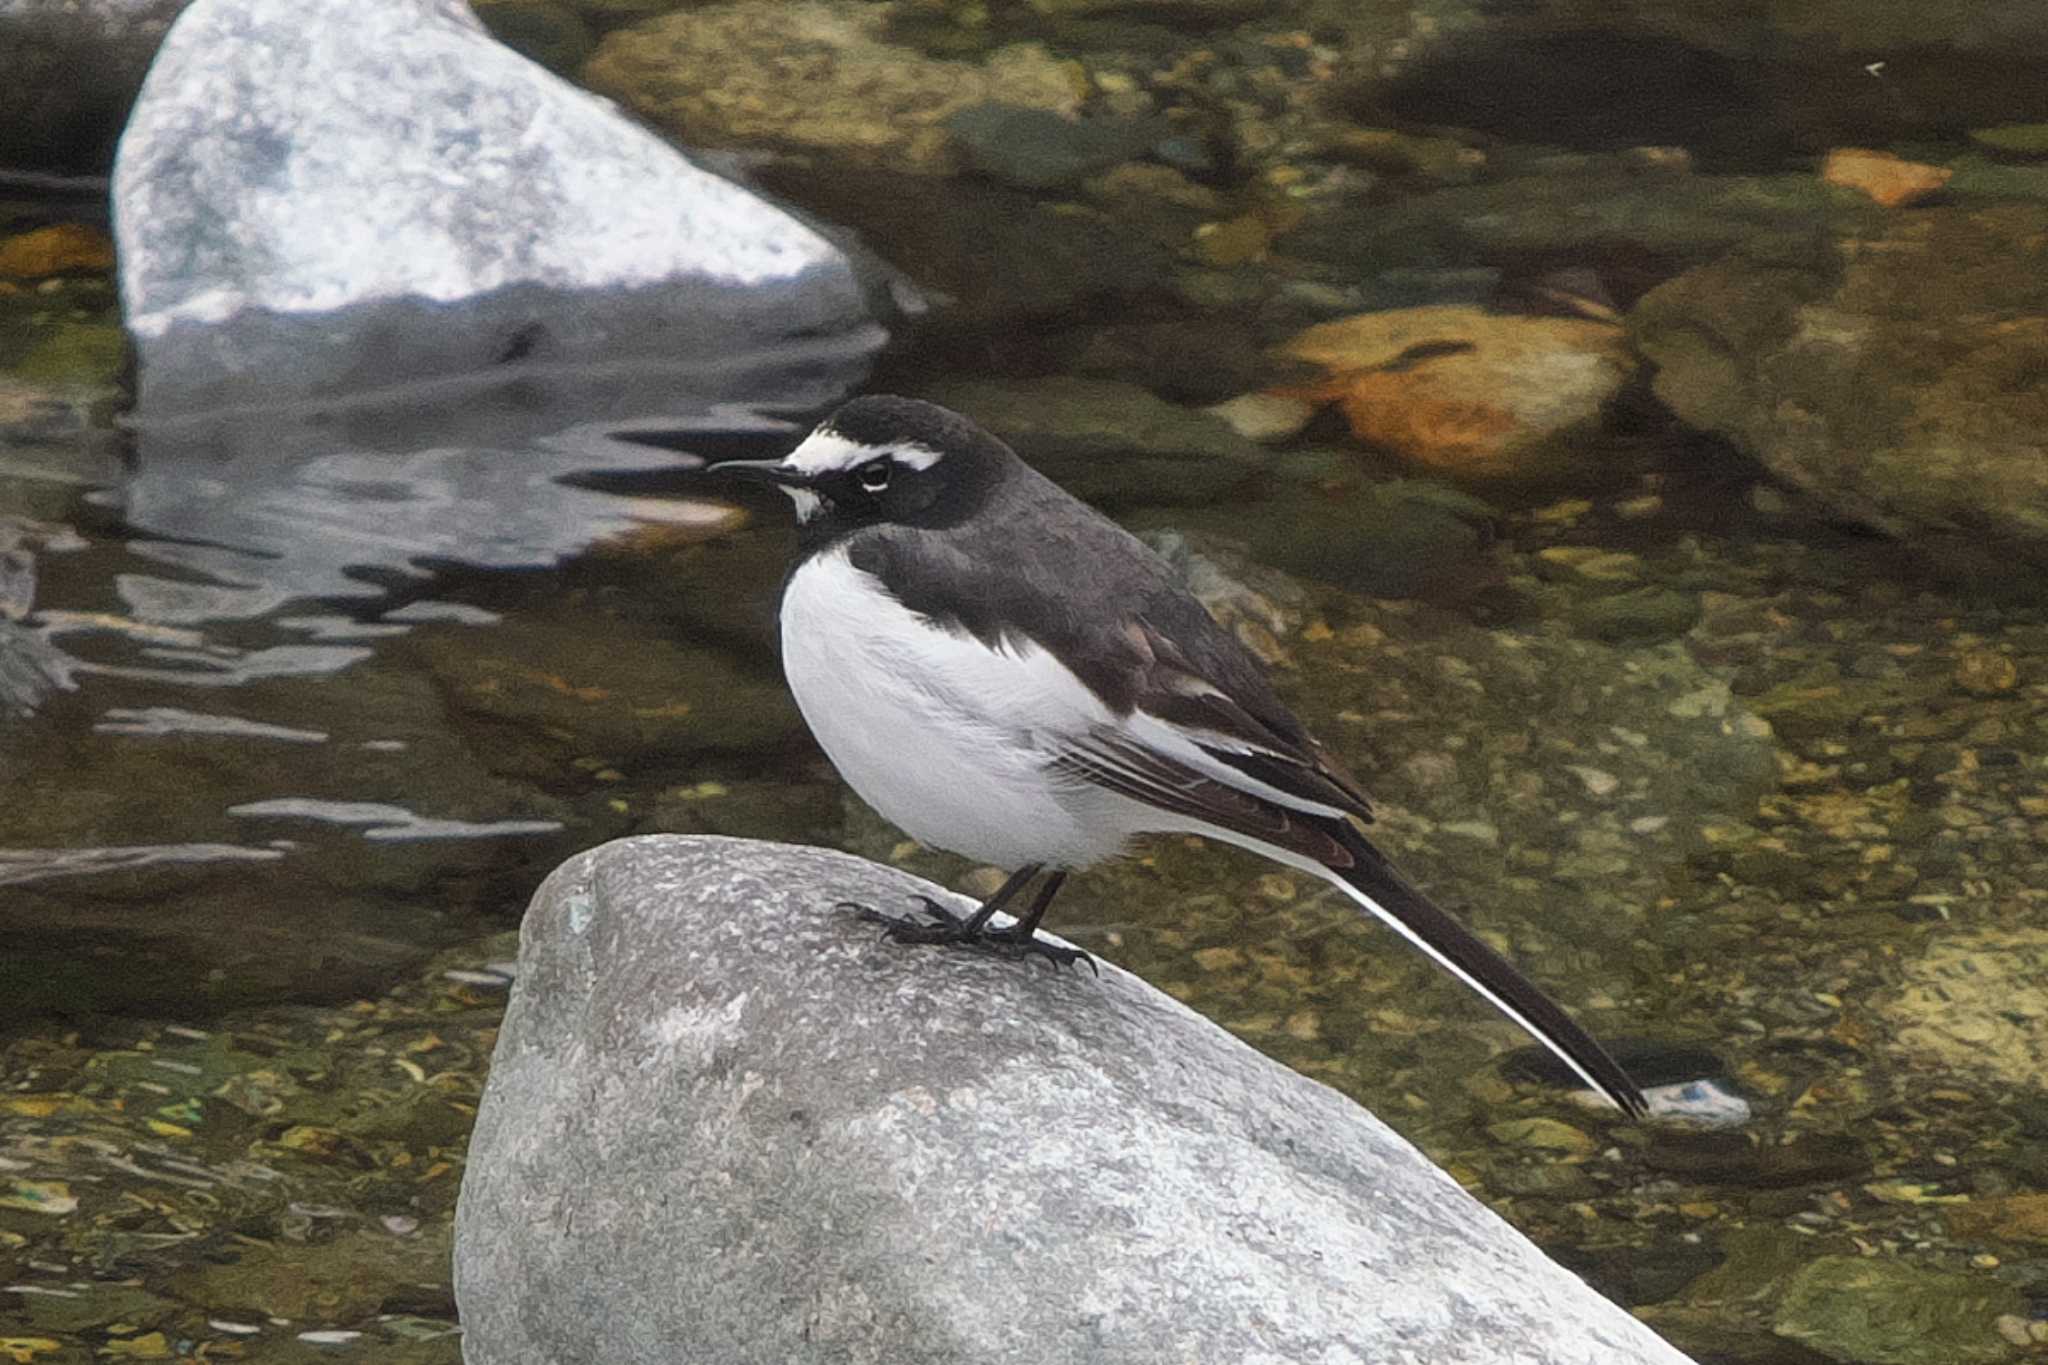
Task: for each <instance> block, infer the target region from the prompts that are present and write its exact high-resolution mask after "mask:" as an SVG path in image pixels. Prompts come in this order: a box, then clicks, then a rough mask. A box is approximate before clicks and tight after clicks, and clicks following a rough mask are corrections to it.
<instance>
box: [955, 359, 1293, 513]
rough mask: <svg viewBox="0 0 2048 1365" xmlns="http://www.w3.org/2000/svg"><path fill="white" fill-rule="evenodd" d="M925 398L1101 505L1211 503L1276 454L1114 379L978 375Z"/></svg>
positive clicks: (1205, 416) (1200, 415)
mask: <svg viewBox="0 0 2048 1365" xmlns="http://www.w3.org/2000/svg"><path fill="white" fill-rule="evenodd" d="M922 396H923V397H927V398H930V399H931V400H932V401H934V402H937V403H943V404H945V405H946V406H947V407H949V408H953V409H955V410H957V411H960V412H964V413H967V414H968V415H970V416H972V417H973V418H974V420H975V421H977V422H979V423H981V424H982V425H983V426H985V427H987V428H988V429H989V430H990V431H992V432H994V433H995V434H996V435H998V436H1000V437H1002V438H1003V439H1004V440H1005V441H1008V442H1009V443H1010V444H1011V445H1012V446H1014V447H1016V449H1017V452H1018V453H1019V454H1020V455H1022V456H1023V457H1024V458H1025V459H1026V460H1027V461H1029V462H1030V463H1031V464H1032V465H1033V466H1035V467H1036V468H1037V469H1039V470H1040V471H1041V472H1042V473H1044V474H1046V475H1047V476H1049V477H1051V478H1053V479H1056V480H1057V481H1059V482H1060V483H1061V484H1062V485H1064V486H1065V487H1066V488H1067V490H1068V491H1069V492H1071V493H1073V494H1074V495H1075V496H1076V497H1080V498H1084V499H1086V500H1087V501H1089V502H1092V503H1096V504H1098V505H1104V506H1110V507H1132V506H1140V507H1142V506H1166V505H1180V504H1186V503H1200V502H1205V501H1208V500H1210V499H1212V498H1215V497H1217V496H1219V495H1221V494H1222V493H1223V492H1224V491H1225V490H1227V489H1229V488H1231V487H1233V486H1235V485H1237V484H1239V483H1242V482H1244V481H1245V480H1246V479H1247V478H1249V477H1250V476H1252V475H1254V474H1256V473H1257V472H1259V471H1260V470H1262V469H1264V468H1265V467H1266V466H1267V464H1268V463H1269V462H1270V458H1271V457H1270V456H1269V455H1268V454H1267V452H1266V451H1265V450H1264V449H1263V448H1262V447H1260V446H1258V445H1256V444H1254V443H1253V442H1251V441H1248V440H1246V439H1245V438H1244V437H1242V436H1240V435H1238V434H1237V433H1236V432H1235V431H1233V430H1231V429H1230V427H1229V426H1228V425H1226V424H1225V423H1224V422H1223V421H1222V419H1221V418H1218V417H1214V416H1211V415H1210V414H1208V413H1206V412H1197V411H1195V410H1193V409H1191V408H1183V407H1180V406H1178V405H1177V404H1173V403H1169V402H1167V401H1166V400H1165V399H1163V398H1158V397H1155V396H1154V395H1153V394H1151V393H1150V392H1148V391H1147V390H1145V389H1141V388H1139V387H1138V386H1137V385H1135V384H1121V383H1118V382H1116V381H1114V380H1107V379H1074V378H1068V377H1064V376H1060V377H1053V378H1047V379H1029V380H1021V381H1013V380H1000V379H977V380H968V381H965V382H956V383H950V384H943V385H940V386H938V387H937V388H936V389H933V390H927V391H926V392H925V393H924V394H923V395H922Z"/></svg>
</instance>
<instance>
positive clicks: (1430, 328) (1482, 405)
mask: <svg viewBox="0 0 2048 1365" xmlns="http://www.w3.org/2000/svg"><path fill="white" fill-rule="evenodd" d="M1281 351H1282V353H1283V354H1285V355H1287V356H1290V357H1292V358H1294V359H1297V360H1306V361H1308V362H1310V363H1311V364H1315V365H1320V366H1322V367H1323V368H1324V370H1326V371H1327V372H1328V377H1327V378H1326V379H1325V380H1324V381H1323V382H1321V383H1319V384H1310V385H1304V386H1301V387H1297V388H1290V389H1285V390H1280V391H1279V392H1280V393H1282V394H1283V395H1285V396H1288V397H1296V398H1306V399H1308V400H1310V401H1312V402H1319V403H1329V402H1334V403H1335V404H1336V405H1337V407H1338V409H1339V411H1341V412H1342V413H1343V414H1344V417H1345V420H1346V421H1347V422H1348V423H1349V424H1350V427H1351V431H1352V434H1353V435H1355V436H1357V437H1358V438H1359V439H1360V440H1362V441H1366V442H1369V443H1371V444H1372V445H1375V446H1379V447H1381V448H1383V449H1385V450H1388V451H1390V452H1392V453H1393V454H1395V455H1398V456H1400V457H1402V458H1404V459H1406V460H1408V461H1410V462H1412V463H1414V464H1417V465H1420V466H1422V467H1424V468H1426V469H1428V470H1430V471H1431V472H1434V473H1437V474H1441V475H1443V476H1445V477H1448V478H1454V479H1473V480H1499V479H1526V478H1541V477H1548V476H1552V475H1555V474H1558V473H1562V472H1564V470H1565V469H1566V468H1567V467H1569V465H1570V464H1571V463H1572V462H1573V461H1574V460H1576V459H1578V458H1581V457H1582V454H1583V450H1584V442H1583V441H1582V440H1581V439H1580V438H1582V437H1584V436H1586V435H1587V434H1589V433H1590V432H1591V431H1593V430H1594V429H1596V428H1597V427H1598V425H1599V422H1600V418H1601V414H1602V411H1603V409H1604V408H1605V407H1606V405H1607V403H1608V401H1609V400H1611V399H1612V398H1613V397H1614V396H1615V395H1616V394H1617V393H1619V392H1620V391H1621V388H1622V386H1623V385H1624V384H1625V383H1627V381H1628V378H1629V376H1630V375H1631V374H1632V373H1633V371H1634V369H1635V359H1634V354H1633V352H1632V351H1631V350H1630V349H1629V346H1628V340H1627V338H1626V336H1625V335H1624V334H1623V332H1622V330H1621V329H1620V328H1619V327H1615V326H1612V325H1610V324H1607V323H1603V322H1595V321H1589V320H1587V319H1583V318H1547V317H1519V316H1508V315H1502V314H1496V313H1489V312H1487V311H1486V310H1484V309H1482V308H1475V307H1470V306H1467V305H1445V306H1439V307H1430V308H1402V309H1395V310H1393V311H1390V312H1384V313H1360V314H1358V315H1356V316H1353V317H1348V318H1339V319H1337V320H1336V321H1334V322H1326V323H1323V324H1321V325H1320V326H1316V327H1311V328H1309V329H1308V330H1307V331H1305V332H1303V333H1301V334H1300V335H1299V336H1296V337H1295V338H1294V339H1293V340H1291V341H1289V342H1287V343H1286V345H1284V346H1283V347H1282V348H1281Z"/></svg>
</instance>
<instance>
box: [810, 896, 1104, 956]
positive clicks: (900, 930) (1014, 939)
mask: <svg viewBox="0 0 2048 1365" xmlns="http://www.w3.org/2000/svg"><path fill="white" fill-rule="evenodd" d="M914 899H915V900H916V901H917V903H918V906H919V908H920V909H922V910H923V911H924V913H925V915H926V916H927V919H926V921H925V922H924V923H919V922H917V921H915V920H908V919H902V918H899V917H898V916H895V915H888V914H884V913H883V912H882V911H880V910H877V909H875V908H874V907H873V906H871V905H862V904H861V903H860V902H858V901H840V902H839V903H838V904H837V905H834V906H833V907H832V908H833V909H834V910H841V911H846V912H849V913H851V914H852V915H853V917H854V918H855V919H858V920H861V921H863V922H865V923H868V924H879V925H881V926H882V937H883V938H885V939H888V940H889V941H890V942H892V943H947V944H956V945H958V946H960V947H962V948H976V949H979V950H981V951H982V952H986V953H993V954H995V955H996V956H998V957H1006V958H1009V959H1011V960H1012V961H1022V960H1024V959H1026V958H1033V957H1037V958H1043V959H1044V960H1045V962H1046V963H1047V965H1048V966H1051V967H1053V968H1055V969H1057V968H1060V967H1068V966H1072V965H1073V964H1074V963H1076V962H1085V963H1087V964H1088V970H1089V971H1091V972H1094V973H1095V975H1097V976H1101V975H1102V969H1101V968H1099V967H1097V966H1096V965H1095V959H1094V958H1093V957H1091V956H1089V955H1088V954H1087V953H1084V952H1082V951H1081V950H1080V949H1079V948H1062V947H1060V946H1058V945H1057V944H1052V943H1047V942H1046V941H1045V940H1044V939H1042V938H1040V937H1038V935H1037V934H1036V933H1031V934H1023V933H1019V932H1018V929H1019V926H1017V925H1014V924H1012V925H1008V926H1006V927H1004V928H1001V929H991V928H987V927H985V926H984V927H975V926H974V925H973V924H972V921H971V920H970V919H969V918H968V917H967V916H965V915H962V914H960V913H959V912H958V911H955V910H949V909H947V908H946V907H945V906H943V905H941V904H939V903H938V902H937V901H935V900H933V899H932V898H931V897H930V896H917V897H915V898H914Z"/></svg>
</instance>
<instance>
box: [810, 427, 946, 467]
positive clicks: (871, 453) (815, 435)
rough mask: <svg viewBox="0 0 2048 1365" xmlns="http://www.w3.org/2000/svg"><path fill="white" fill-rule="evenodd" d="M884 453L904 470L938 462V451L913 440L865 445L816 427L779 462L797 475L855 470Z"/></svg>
mask: <svg viewBox="0 0 2048 1365" xmlns="http://www.w3.org/2000/svg"><path fill="white" fill-rule="evenodd" d="M884 455H888V456H892V457H894V458H895V459H896V460H897V461H898V462H899V463H900V464H902V465H903V467H904V468H906V469H913V470H925V469H930V468H931V467H932V466H933V465H935V464H937V463H938V462H939V458H940V456H939V452H938V451H936V450H933V449H932V448H931V447H930V446H927V445H920V444H918V443H917V442H916V441H898V442H895V443H893V444H890V445H885V446H876V445H868V444H867V443H866V442H863V441H854V440H849V439H848V438H846V437H844V436H841V435H840V434H839V433H838V432H836V431H830V430H826V429H824V428H822V427H821V428H819V429H818V430H817V431H814V432H812V433H811V434H810V435H809V436H806V437H805V438H804V440H803V444H801V445H799V446H798V447H797V448H796V449H795V450H792V451H790V452H789V455H788V456H787V457H786V458H785V459H784V460H783V461H782V467H783V468H784V469H790V470H794V471H796V472H797V473H800V474H811V475H817V474H830V473H834V472H837V471H841V470H848V469H857V468H859V467H860V466H861V465H864V464H866V463H867V462H868V461H869V460H874V459H879V458H881V457H882V456H884Z"/></svg>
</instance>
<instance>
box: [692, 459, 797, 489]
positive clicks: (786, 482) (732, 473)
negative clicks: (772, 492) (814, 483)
mask: <svg viewBox="0 0 2048 1365" xmlns="http://www.w3.org/2000/svg"><path fill="white" fill-rule="evenodd" d="M697 472H698V473H699V474H716V475H725V476H729V477H731V478H735V479H744V480H746V481H747V482H748V483H772V484H775V485H777V486H778V487H782V488H802V487H803V486H804V485H805V484H808V483H809V482H810V481H811V477H810V475H808V474H806V473H804V472H803V471H802V470H801V469H791V468H790V467H789V466H788V465H786V464H784V463H783V462H782V461H780V460H719V461H717V462H716V463H714V464H707V465H705V466H704V467H703V468H702V469H700V470H698V471H697Z"/></svg>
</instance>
